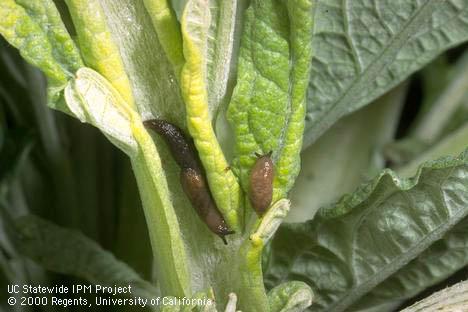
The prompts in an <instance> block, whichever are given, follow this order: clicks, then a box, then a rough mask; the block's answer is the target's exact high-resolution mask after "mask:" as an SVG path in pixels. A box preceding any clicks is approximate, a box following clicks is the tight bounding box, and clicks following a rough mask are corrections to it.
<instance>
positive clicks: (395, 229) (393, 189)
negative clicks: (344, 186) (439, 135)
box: [266, 151, 468, 311]
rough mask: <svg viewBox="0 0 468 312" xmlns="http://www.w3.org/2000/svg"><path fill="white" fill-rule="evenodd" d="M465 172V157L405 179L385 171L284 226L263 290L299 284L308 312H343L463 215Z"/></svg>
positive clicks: (467, 193) (467, 197)
mask: <svg viewBox="0 0 468 312" xmlns="http://www.w3.org/2000/svg"><path fill="white" fill-rule="evenodd" d="M467 172H468V151H467V152H466V153H465V154H462V155H460V156H459V157H458V158H445V159H441V160H439V161H434V162H430V163H426V164H425V165H424V166H423V167H422V168H421V169H420V171H418V174H417V175H416V176H415V177H413V178H411V179H400V178H398V177H397V176H396V175H395V174H394V173H393V172H392V171H390V170H385V171H384V172H383V173H381V174H380V175H379V176H378V177H376V178H375V179H374V180H372V181H371V182H369V183H367V184H364V185H363V186H362V187H360V188H359V189H358V190H357V191H356V192H354V193H353V194H350V195H346V196H344V197H343V198H342V199H341V200H340V201H339V202H338V203H337V204H336V205H335V206H331V207H329V208H326V209H322V210H320V211H319V213H318V214H317V216H316V217H315V218H314V220H312V221H309V222H307V223H303V224H288V225H285V226H283V227H282V228H280V230H279V231H278V233H277V235H276V237H275V239H274V240H273V242H272V252H271V255H270V259H269V266H268V268H267V269H266V271H267V285H269V286H271V285H275V284H278V283H280V282H283V281H286V280H289V279H295V280H302V281H304V282H306V283H307V284H309V285H310V286H311V287H312V289H313V290H314V294H315V295H316V299H315V301H314V303H313V305H312V311H345V310H346V309H348V308H349V306H350V305H351V304H353V303H354V302H356V301H357V300H358V299H360V298H361V297H363V296H364V295H365V294H366V293H368V292H369V291H371V290H372V289H373V288H374V287H375V286H377V285H378V284H379V283H381V282H382V281H384V280H385V279H387V278H388V277H389V276H391V275H392V274H394V273H395V272H397V271H398V270H400V269H401V268H403V267H404V266H405V265H406V264H407V263H408V262H410V261H411V260H413V259H415V258H416V257H417V256H418V255H420V254H421V253H422V252H423V251H424V250H425V249H427V248H428V247H429V246H430V245H432V244H433V243H434V242H436V241H437V240H439V239H441V238H442V237H443V236H444V235H445V234H446V233H447V232H448V231H449V230H450V229H451V228H452V227H453V226H454V225H456V224H457V223H458V222H459V221H460V220H462V219H463V218H464V217H465V216H466V215H467V214H468V209H467V207H468V174H467ZM291 241H294V242H295V243H294V244H293V245H292V244H291V243H290V242H291Z"/></svg>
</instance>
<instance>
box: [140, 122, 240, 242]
mask: <svg viewBox="0 0 468 312" xmlns="http://www.w3.org/2000/svg"><path fill="white" fill-rule="evenodd" d="M143 124H144V125H145V127H147V128H150V129H151V130H154V131H155V132H157V133H158V134H160V135H161V136H162V137H163V139H164V141H165V142H166V144H167V145H168V147H169V150H170V151H171V154H172V156H173V157H174V159H175V161H176V162H177V164H178V165H179V166H180V168H181V171H180V183H181V185H182V189H183V190H184V192H185V194H186V195H187V197H188V198H189V200H190V202H191V203H192V206H193V207H194V208H195V211H196V212H197V214H198V215H199V217H200V218H201V219H202V220H203V222H205V224H206V225H207V226H208V228H209V229H210V230H211V231H212V232H213V233H215V234H216V235H218V236H219V237H220V238H221V239H222V240H223V242H224V244H227V241H226V238H225V236H226V235H229V234H233V233H234V231H231V230H229V228H228V226H227V224H226V221H225V220H224V218H223V216H222V215H221V213H220V212H219V210H218V208H217V207H216V204H215V202H214V200H213V197H212V195H211V192H210V189H209V187H208V183H207V181H206V179H205V174H204V171H203V169H202V168H203V167H202V166H201V164H200V160H199V158H198V154H197V153H196V152H195V146H194V144H193V142H192V141H191V140H189V139H187V137H186V136H185V135H184V134H183V132H182V130H181V129H180V128H179V127H177V126H176V125H173V124H171V123H169V122H167V121H164V120H161V119H151V120H147V121H145V122H144V123H143Z"/></svg>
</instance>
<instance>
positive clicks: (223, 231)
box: [180, 168, 234, 245]
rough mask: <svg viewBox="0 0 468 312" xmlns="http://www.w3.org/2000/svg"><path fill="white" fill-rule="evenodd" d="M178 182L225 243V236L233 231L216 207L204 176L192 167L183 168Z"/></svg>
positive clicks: (204, 219) (205, 220) (199, 212)
mask: <svg viewBox="0 0 468 312" xmlns="http://www.w3.org/2000/svg"><path fill="white" fill-rule="evenodd" d="M180 183H181V184H182V188H183V189H184V192H185V194H187V196H188V198H189V199H190V202H191V203H192V205H193V206H194V207H195V210H196V211H197V213H198V215H199V216H200V218H201V219H202V220H203V221H204V222H205V224H206V225H207V226H208V228H209V229H210V230H211V231H212V232H213V233H215V234H217V235H218V236H219V237H221V239H222V240H223V242H224V244H226V245H227V241H226V238H225V236H226V235H229V234H233V233H234V232H233V231H230V230H229V228H228V226H227V224H226V221H224V218H223V216H222V215H221V213H220V212H219V210H218V208H217V207H216V205H215V203H214V200H213V198H212V197H211V193H210V190H209V189H208V186H207V185H206V181H205V178H204V176H203V175H201V174H200V173H198V172H196V171H195V170H193V169H192V168H184V169H182V170H181V172H180Z"/></svg>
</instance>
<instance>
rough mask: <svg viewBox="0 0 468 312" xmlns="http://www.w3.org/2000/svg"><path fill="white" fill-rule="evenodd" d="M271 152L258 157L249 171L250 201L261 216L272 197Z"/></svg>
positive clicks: (272, 172) (272, 173) (272, 171)
mask: <svg viewBox="0 0 468 312" xmlns="http://www.w3.org/2000/svg"><path fill="white" fill-rule="evenodd" d="M270 156H271V152H270V153H268V154H267V155H263V156H260V155H259V157H258V159H257V161H256V162H255V164H254V166H253V167H252V170H251V171H250V193H249V198H250V203H251V204H252V207H253V209H254V210H255V212H256V213H257V215H258V216H260V217H261V216H263V215H264V214H265V212H266V211H267V209H268V207H270V204H271V200H272V197H273V178H274V169H273V161H272V160H271V158H270Z"/></svg>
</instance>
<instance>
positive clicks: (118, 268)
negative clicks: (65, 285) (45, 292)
mask: <svg viewBox="0 0 468 312" xmlns="http://www.w3.org/2000/svg"><path fill="white" fill-rule="evenodd" d="M15 226H16V229H17V231H18V246H17V247H18V249H19V250H20V252H21V253H22V254H24V255H25V256H27V257H29V258H31V259H33V260H34V261H36V262H37V263H38V264H39V265H41V266H42V267H44V268H46V269H48V270H51V271H54V272H58V273H62V274H69V275H73V276H76V277H80V278H83V279H85V280H88V281H90V282H92V283H94V284H100V285H107V286H114V285H121V286H128V285H131V286H132V293H133V294H134V295H136V296H141V297H143V298H148V299H150V298H155V297H156V296H157V295H158V293H159V292H158V291H157V289H156V288H154V287H153V286H152V285H151V284H150V283H148V282H147V281H145V280H143V279H141V278H140V276H138V274H136V273H135V272H134V271H133V270H132V269H131V268H130V267H128V266H127V265H126V264H124V263H122V262H120V261H119V260H117V259H116V258H115V257H114V256H113V255H112V254H111V253H109V252H107V251H105V250H103V249H102V248H101V247H100V246H99V245H97V244H96V243H95V242H93V241H92V240H90V239H89V238H87V237H86V236H84V235H83V234H81V233H79V232H76V231H73V230H68V229H65V228H61V227H59V226H57V225H55V224H53V223H50V222H48V221H46V220H44V219H41V218H39V217H36V216H34V215H26V216H23V217H20V218H19V219H17V220H16V221H15Z"/></svg>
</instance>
